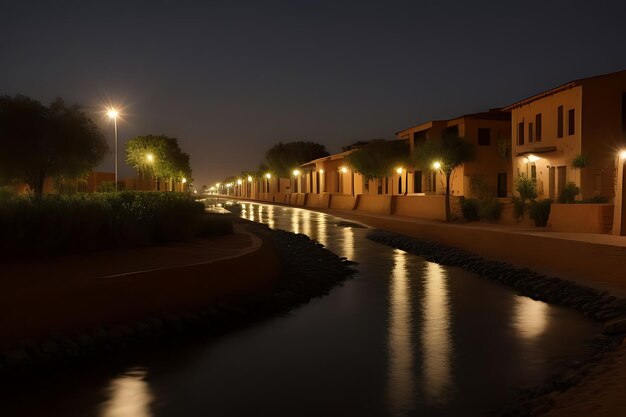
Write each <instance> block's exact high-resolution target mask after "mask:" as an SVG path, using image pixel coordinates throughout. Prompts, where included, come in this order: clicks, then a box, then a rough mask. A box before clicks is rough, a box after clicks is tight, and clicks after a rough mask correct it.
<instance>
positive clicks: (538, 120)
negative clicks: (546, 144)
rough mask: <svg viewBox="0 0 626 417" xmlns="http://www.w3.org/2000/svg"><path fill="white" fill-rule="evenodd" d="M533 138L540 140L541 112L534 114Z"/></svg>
mask: <svg viewBox="0 0 626 417" xmlns="http://www.w3.org/2000/svg"><path fill="white" fill-rule="evenodd" d="M535 140H536V141H537V142H541V113H539V114H538V115H536V116H535Z"/></svg>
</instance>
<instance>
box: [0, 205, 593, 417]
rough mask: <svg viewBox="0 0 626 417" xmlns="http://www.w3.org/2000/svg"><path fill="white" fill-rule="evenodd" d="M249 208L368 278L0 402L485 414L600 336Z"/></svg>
mask: <svg viewBox="0 0 626 417" xmlns="http://www.w3.org/2000/svg"><path fill="white" fill-rule="evenodd" d="M242 208H243V209H242V212H241V216H242V217H244V218H247V219H249V220H253V221H258V222H262V223H265V224H268V225H269V226H270V227H273V228H280V229H285V230H288V231H292V232H297V233H304V234H306V235H308V236H310V237H311V238H313V239H315V240H317V241H319V242H321V243H322V244H324V245H326V247H327V248H328V249H330V250H331V251H333V252H335V253H337V254H338V255H340V256H345V257H347V258H348V259H350V260H353V261H355V262H358V263H359V265H358V266H357V268H358V271H359V272H358V274H356V275H355V276H354V278H353V279H351V280H349V281H347V282H346V283H345V284H344V285H343V286H341V287H337V288H335V289H334V290H332V291H331V293H330V295H328V296H326V297H323V298H319V299H315V300H313V301H312V302H310V303H309V304H307V305H305V306H303V307H300V308H298V309H296V310H294V311H293V312H291V313H290V314H289V315H288V316H287V317H280V318H275V319H269V320H266V321H263V322H261V323H257V324H254V325H251V326H248V327H245V328H243V329H239V330H236V331H233V332H230V333H228V334H226V335H222V336H219V337H215V338H213V339H211V340H208V341H200V342H194V343H189V344H184V345H182V346H181V345H175V346H163V347H159V348H155V349H150V351H148V352H135V353H130V354H128V355H126V356H125V357H123V358H118V359H115V360H108V361H105V362H103V361H100V362H98V363H94V364H89V365H84V366H81V368H80V369H70V370H68V371H67V372H65V373H63V374H58V375H53V376H49V377H46V378H43V377H41V378H35V379H34V380H31V381H28V383H24V382H21V381H18V382H16V383H15V384H14V385H13V386H12V387H10V388H8V389H5V390H4V391H3V393H2V394H0V395H2V397H3V399H2V401H1V403H0V415H1V416H13V415H15V416H102V417H148V416H155V417H156V416H158V417H195V416H405V415H419V416H466V415H467V416H473V415H477V416H478V415H484V414H485V413H486V411H487V410H490V409H497V408H498V407H500V406H502V405H503V404H505V403H506V402H507V400H509V399H510V398H511V395H512V394H513V393H514V392H515V389H516V388H521V387H529V386H533V385H535V384H540V383H541V382H542V381H544V380H545V379H546V378H547V377H549V376H550V375H551V374H553V373H554V372H556V371H558V370H559V369H561V368H563V367H564V366H565V365H566V364H567V363H569V362H571V361H573V360H576V359H580V358H582V357H583V356H584V355H585V354H586V352H587V348H586V347H585V342H586V340H588V339H589V338H590V337H591V336H592V335H593V334H595V333H597V331H598V329H597V327H596V326H595V325H594V324H593V323H592V322H591V321H590V320H588V319H587V318H585V317H583V316H582V315H580V314H578V313H576V312H574V311H570V310H566V309H563V308H560V307H554V306H551V305H548V304H545V303H543V302H539V301H534V300H532V299H529V298H526V297H522V296H518V295H516V294H515V293H514V292H513V291H511V290H510V289H509V288H507V287H504V286H501V285H500V284H497V283H494V282H491V281H488V280H486V279H483V278H480V277H478V276H476V275H474V274H471V273H468V272H465V271H463V270H461V269H457V268H451V267H442V266H440V265H438V264H435V263H431V262H427V261H425V260H423V259H422V258H419V257H417V256H414V255H410V254H407V253H405V252H403V251H401V250H394V249H392V248H389V247H387V246H383V245H380V244H377V243H374V242H371V241H369V240H367V239H366V238H365V235H366V233H367V229H365V228H351V227H343V226H340V225H337V222H338V221H339V220H340V219H338V218H336V217H332V216H328V215H325V214H320V213H316V212H311V211H308V210H302V209H296V208H285V207H278V206H271V205H261V204H243V205H242ZM471 238H472V237H471V236H468V239H471ZM528 250H533V248H530V247H529V248H528ZM3 409H4V411H3Z"/></svg>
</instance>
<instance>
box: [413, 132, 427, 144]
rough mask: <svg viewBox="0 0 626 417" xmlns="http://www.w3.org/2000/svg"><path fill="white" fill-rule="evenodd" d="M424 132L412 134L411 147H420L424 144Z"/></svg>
mask: <svg viewBox="0 0 626 417" xmlns="http://www.w3.org/2000/svg"><path fill="white" fill-rule="evenodd" d="M426 132H427V131H426V130H420V131H419V132H415V133H413V145H415V146H420V145H421V144H422V143H424V142H426Z"/></svg>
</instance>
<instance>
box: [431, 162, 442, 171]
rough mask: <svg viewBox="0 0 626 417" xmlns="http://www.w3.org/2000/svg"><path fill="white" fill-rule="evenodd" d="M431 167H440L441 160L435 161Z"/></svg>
mask: <svg viewBox="0 0 626 417" xmlns="http://www.w3.org/2000/svg"><path fill="white" fill-rule="evenodd" d="M433 168H435V169H440V168H441V162H439V161H437V162H435V163H434V164H433Z"/></svg>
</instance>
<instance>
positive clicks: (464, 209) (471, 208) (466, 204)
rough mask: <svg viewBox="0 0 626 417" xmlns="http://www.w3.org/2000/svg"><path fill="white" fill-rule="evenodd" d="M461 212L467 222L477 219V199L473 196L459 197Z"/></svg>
mask: <svg viewBox="0 0 626 417" xmlns="http://www.w3.org/2000/svg"><path fill="white" fill-rule="evenodd" d="M459 202H460V204H461V213H462V214H463V218H464V219H465V220H466V221H468V222H475V221H477V220H478V219H479V216H478V200H476V199H475V198H465V197H461V199H460V201H459Z"/></svg>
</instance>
